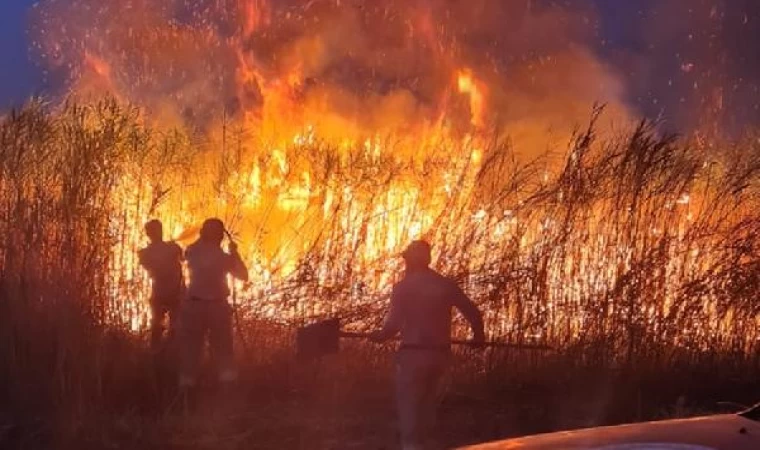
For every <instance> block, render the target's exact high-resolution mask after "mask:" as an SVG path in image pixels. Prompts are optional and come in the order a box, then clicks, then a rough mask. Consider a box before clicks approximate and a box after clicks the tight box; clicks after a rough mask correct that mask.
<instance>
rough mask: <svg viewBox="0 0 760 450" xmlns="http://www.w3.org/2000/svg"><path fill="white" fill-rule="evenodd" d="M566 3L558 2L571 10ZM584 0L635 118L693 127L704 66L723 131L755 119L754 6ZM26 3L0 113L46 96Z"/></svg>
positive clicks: (720, 0)
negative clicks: (714, 87) (688, 68)
mask: <svg viewBox="0 0 760 450" xmlns="http://www.w3.org/2000/svg"><path fill="white" fill-rule="evenodd" d="M554 1H556V0H554ZM574 1H576V0H564V1H563V2H562V3H564V4H565V5H571V7H572V5H573V2H574ZM577 1H578V4H581V2H583V3H584V4H587V2H586V0H577ZM591 1H592V2H593V3H594V4H595V7H596V9H597V11H598V14H599V18H600V19H599V23H598V27H597V30H598V44H597V48H596V51H597V52H598V53H599V54H600V55H601V56H602V58H603V59H604V60H605V61H606V62H607V63H608V64H610V65H611V66H612V67H614V68H615V69H616V70H617V71H618V72H619V73H621V74H622V75H623V77H624V78H625V80H626V86H627V93H628V102H629V103H630V105H631V106H633V107H634V108H635V109H636V110H637V111H638V112H639V113H641V114H643V115H647V116H650V117H651V116H655V115H658V114H663V113H665V114H666V115H667V116H669V118H670V119H671V122H672V123H676V124H683V126H684V127H691V126H694V125H695V124H693V123H688V120H689V119H688V118H690V117H693V114H691V110H693V109H695V108H700V107H702V105H704V102H705V98H704V97H705V95H707V94H704V95H702V98H697V97H698V95H694V88H693V86H694V85H695V83H698V82H700V81H704V80H705V79H706V78H709V77H714V76H715V75H713V71H711V70H710V67H711V66H712V67H720V68H721V70H720V72H721V75H720V76H721V77H723V79H721V83H722V84H723V85H724V86H725V87H726V89H725V90H724V91H723V92H722V94H723V95H722V98H723V100H722V101H723V104H724V105H725V106H724V109H729V108H730V109H731V113H730V114H728V115H729V116H730V117H728V118H726V119H725V121H726V123H727V124H728V126H734V127H744V126H747V125H752V124H753V123H755V122H756V121H757V120H758V119H759V118H760V107H759V106H758V103H760V102H758V99H760V94H758V88H757V86H758V84H760V56H758V54H759V52H758V51H757V46H758V44H757V42H758V41H760V2H757V1H756V0H729V1H725V0H659V1H658V0H591ZM43 2H44V0H43ZM34 3H35V0H2V2H0V61H1V62H2V64H1V66H2V72H0V109H5V108H7V107H9V106H11V105H15V104H19V103H20V102H23V101H24V99H26V98H28V97H29V96H30V95H33V94H39V93H47V92H49V91H48V89H47V88H46V86H45V80H44V77H43V75H42V69H41V68H40V67H38V65H37V64H35V63H34V59H35V55H33V54H32V52H30V50H29V36H28V33H27V29H28V28H29V16H30V14H29V10H30V8H31V7H32V5H33V4H34ZM712 5H719V6H718V8H720V11H721V17H722V19H720V20H714V10H715V7H713V6H712ZM716 48H718V49H719V50H716ZM692 62H694V63H695V64H696V70H695V71H694V73H684V67H685V64H690V63H692ZM710 81H714V80H710ZM700 95H701V94H700Z"/></svg>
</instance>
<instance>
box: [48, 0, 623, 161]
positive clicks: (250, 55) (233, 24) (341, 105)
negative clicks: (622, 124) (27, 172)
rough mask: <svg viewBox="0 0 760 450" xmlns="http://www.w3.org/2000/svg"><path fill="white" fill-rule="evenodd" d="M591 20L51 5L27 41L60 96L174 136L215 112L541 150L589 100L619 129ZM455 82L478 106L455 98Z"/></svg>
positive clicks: (379, 7)
mask: <svg viewBox="0 0 760 450" xmlns="http://www.w3.org/2000/svg"><path fill="white" fill-rule="evenodd" d="M598 22H599V18H598V17H597V15H596V13H595V11H594V8H593V7H592V5H591V4H590V3H588V4H586V3H584V2H573V4H572V7H571V6H566V5H564V4H562V3H560V2H547V1H531V0H510V1H499V2H494V1H489V0H383V1H373V2H365V1H361V0H311V1H296V0H281V1H277V2H274V1H272V2H264V1H261V0H216V1H212V0H204V1H200V2H190V1H185V2H183V1H178V0H172V1H166V2H160V4H157V3H156V2H152V1H148V0H131V1H126V2H125V1H121V0H119V1H116V0H109V1H103V0H79V1H76V2H70V1H68V0H66V1H64V0H50V1H48V2H47V3H46V4H45V6H44V7H42V8H41V9H40V10H39V11H38V12H37V14H36V19H35V22H34V23H35V26H34V34H35V36H36V37H37V39H36V46H37V48H38V49H39V52H40V54H41V56H42V59H43V61H44V63H45V65H46V66H47V67H48V68H49V70H50V71H51V73H52V76H54V77H57V78H60V79H63V80H65V83H64V85H65V86H66V88H65V92H75V93H78V94H80V95H87V94H97V93H102V92H110V93H112V94H114V95H117V96H118V97H120V98H122V99H124V100H128V101H131V102H134V103H136V104H138V105H141V106H143V107H145V108H146V110H147V111H149V112H150V114H151V115H152V116H153V117H155V118H158V119H159V120H162V121H164V122H167V123H171V124H177V123H181V124H185V125H188V124H189V125H192V126H195V127H204V126H207V125H208V124H209V123H211V122H212V119H213V118H214V117H218V115H219V111H220V110H224V111H225V112H226V113H227V114H229V115H232V116H237V117H245V118H246V120H250V121H259V122H267V121H268V122H277V123H279V124H280V125H279V126H281V127H284V128H288V127H290V128H293V127H297V126H303V125H304V124H307V123H308V124H312V125H315V126H317V127H318V128H320V132H322V133H324V134H326V135H328V136H330V135H336V137H337V135H345V134H349V135H351V134H354V135H357V136H359V135H364V134H368V133H375V132H381V131H387V130H394V131H399V130H401V131H405V132H413V131H416V130H417V129H420V128H424V127H428V126H431V125H434V124H439V123H441V121H443V123H446V124H448V125H450V127H451V128H452V129H459V130H467V129H468V127H470V126H471V123H474V122H475V121H474V119H473V117H474V116H475V115H476V114H480V115H482V116H483V120H482V122H483V123H482V125H483V126H488V127H498V128H500V129H502V130H504V131H505V132H508V133H510V134H511V135H513V138H515V139H516V142H521V140H522V141H523V142H525V143H526V145H527V146H530V147H535V146H539V147H545V146H546V144H545V142H546V141H547V136H555V135H556V136H562V135H564V134H567V133H568V132H569V130H571V129H572V127H573V126H575V125H577V124H579V123H583V122H585V120H586V119H587V118H588V115H589V113H590V111H591V108H592V105H593V104H594V103H596V102H601V103H608V104H609V106H610V107H609V111H610V115H611V116H612V117H617V118H622V119H624V118H626V117H627V116H628V115H629V112H628V109H629V108H628V107H627V106H626V104H625V99H626V95H627V94H626V84H625V82H624V79H623V78H622V77H621V76H620V74H618V73H617V72H616V71H615V70H614V69H613V68H612V67H611V66H610V65H609V64H607V63H606V62H605V61H604V60H603V59H601V58H600V57H599V56H598V54H597V52H596V51H595V43H596V38H597V37H596V35H597V31H596V27H597V25H596V24H598ZM463 70H465V71H467V73H470V74H472V77H473V83H474V84H475V86H477V88H478V90H479V92H478V94H479V95H482V101H479V102H472V101H470V100H471V98H470V99H468V98H467V97H468V96H467V95H466V94H463V93H461V92H459V91H458V89H457V74H460V73H462V71H463ZM474 105H478V107H482V108H483V109H484V111H481V112H479V111H473V110H472V109H473V108H474V107H475V106H474ZM540 142H544V144H541V143H540Z"/></svg>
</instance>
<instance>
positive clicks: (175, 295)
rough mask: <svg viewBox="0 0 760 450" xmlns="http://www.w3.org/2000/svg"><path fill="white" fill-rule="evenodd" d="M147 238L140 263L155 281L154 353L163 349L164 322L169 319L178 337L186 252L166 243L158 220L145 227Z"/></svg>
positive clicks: (175, 245) (152, 324)
mask: <svg viewBox="0 0 760 450" xmlns="http://www.w3.org/2000/svg"><path fill="white" fill-rule="evenodd" d="M145 234H146V235H147V236H148V239H149V240H150V244H148V246H147V247H145V248H143V249H140V251H139V252H138V254H137V255H138V259H139V261H140V265H141V266H143V267H144V268H145V270H146V271H147V272H148V275H149V276H150V278H151V281H152V283H151V295H150V309H151V326H150V345H151V348H152V349H153V350H154V351H158V350H159V349H160V348H161V341H162V339H163V334H164V321H165V320H166V317H167V316H168V317H169V336H170V338H171V337H173V336H174V331H175V329H176V322H177V317H176V316H177V311H178V308H179V305H180V300H181V298H182V295H183V293H184V289H185V280H184V277H183V276H182V260H183V255H182V248H180V246H179V245H177V243H175V242H169V241H164V238H163V225H162V224H161V222H160V221H158V220H151V221H150V222H148V223H146V224H145Z"/></svg>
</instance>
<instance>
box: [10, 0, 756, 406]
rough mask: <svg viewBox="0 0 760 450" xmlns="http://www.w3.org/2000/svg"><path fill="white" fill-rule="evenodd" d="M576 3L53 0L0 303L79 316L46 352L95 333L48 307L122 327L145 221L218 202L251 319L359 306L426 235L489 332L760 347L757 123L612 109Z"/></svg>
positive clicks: (22, 139)
mask: <svg viewBox="0 0 760 450" xmlns="http://www.w3.org/2000/svg"><path fill="white" fill-rule="evenodd" d="M158 3H160V4H158ZM494 4H498V5H494ZM539 4H540V5H539ZM593 14H594V13H593V10H591V9H588V10H586V11H584V10H582V9H580V10H579V9H574V10H573V11H570V10H569V9H568V8H565V7H562V6H559V5H556V4H553V3H552V2H548V3H547V4H543V3H541V2H531V1H510V2H489V1H487V0H482V1H481V0H475V1H467V2H458V1H456V2H446V1H409V0H383V1H378V2H374V1H372V2H365V1H349V0H313V1H309V2H304V1H295V0H288V1H281V2H274V1H272V2H268V1H265V0H202V1H196V2H189V1H188V2H184V1H177V0H173V1H165V2H153V1H149V0H132V1H95V0H92V1H87V0H79V1H77V2H69V1H62V0H51V1H48V2H47V3H46V4H45V6H44V7H40V9H39V10H37V11H36V12H35V24H36V26H35V33H34V35H35V37H36V46H37V48H38V50H39V53H40V55H41V60H42V62H43V64H44V65H45V66H46V67H48V68H49V71H50V77H51V78H57V79H65V84H66V85H67V87H68V88H67V99H66V100H63V101H61V102H56V103H55V104H54V105H49V104H42V103H40V102H30V104H28V105H27V106H26V107H24V108H21V109H19V110H17V111H15V112H11V113H8V114H6V115H5V116H3V117H2V119H1V121H0V197H2V199H3V202H2V205H1V206H0V235H1V236H3V239H4V240H5V241H4V242H3V245H2V246H0V260H2V266H1V267H0V269H1V270H2V272H1V274H0V277H1V280H2V295H3V296H4V297H6V298H9V299H17V300H18V301H17V302H15V303H14V304H13V305H6V306H7V309H8V311H6V313H3V314H4V316H5V317H7V318H10V319H8V320H11V319H12V320H11V322H9V323H13V324H14V325H13V327H11V328H12V329H16V330H18V329H23V328H24V327H27V326H29V321H30V320H32V319H30V318H28V317H27V315H26V312H27V311H35V315H34V317H35V318H36V317H43V318H44V319H43V323H45V324H48V325H49V326H50V327H51V329H52V330H54V331H53V332H52V335H54V336H58V335H61V334H67V335H68V333H73V336H69V338H70V339H68V340H66V341H65V342H66V344H62V345H64V346H66V348H67V349H70V348H77V349H80V348H84V347H87V348H89V347H88V346H89V345H93V346H96V344H95V343H91V342H88V339H87V338H86V337H85V332H84V331H82V330H77V331H73V332H72V331H71V327H67V326H66V324H65V323H62V322H61V321H60V320H59V319H61V316H59V315H57V313H60V312H61V311H64V310H66V311H69V310H68V309H61V308H60V305H61V304H74V305H77V308H76V311H77V312H76V313H72V312H68V313H67V314H74V317H75V318H70V320H72V321H74V323H76V324H81V323H87V324H88V325H87V326H95V325H94V324H98V325H104V327H103V329H106V330H111V331H109V333H110V332H113V333H117V332H121V331H124V332H125V333H127V334H133V333H134V334H136V333H140V332H142V331H143V330H144V328H145V326H146V325H147V323H148V317H147V314H148V308H147V305H146V296H147V291H148V290H147V280H146V278H145V275H144V274H143V273H142V271H141V269H140V268H139V267H138V264H137V255H136V249H137V248H138V247H139V246H140V244H141V243H142V242H143V240H144V237H143V235H142V225H143V224H144V223H145V222H146V221H147V220H148V219H150V218H160V219H161V220H162V221H163V222H164V224H165V225H166V228H167V231H168V232H169V234H170V235H171V236H170V237H172V238H174V239H176V240H177V241H178V242H180V243H181V244H187V243H189V242H190V241H192V240H193V239H194V238H195V237H196V235H197V232H198V228H199V225H200V223H201V222H202V220H203V219H204V218H206V217H211V216H216V217H220V218H222V219H223V220H224V221H225V223H227V224H228V225H229V228H230V229H231V230H232V232H233V233H234V235H235V237H236V238H237V239H238V240H239V241H240V242H241V247H240V250H241V253H243V254H244V256H245V259H246V262H247V263H248V264H249V266H250V267H251V279H252V281H251V282H250V283H246V284H239V285H237V286H235V301H236V304H237V305H236V307H237V310H238V312H239V315H240V318H241V319H242V323H241V324H239V327H240V328H241V329H242V332H243V334H244V335H245V336H251V337H254V338H255V337H256V336H257V333H256V330H257V327H261V326H271V327H278V326H280V325H286V326H292V325H295V324H300V323H304V322H308V321H311V320H314V319H317V318H325V317H331V316H340V317H342V318H343V319H344V321H346V322H349V323H351V325H352V326H353V327H355V328H357V329H366V328H369V327H371V326H373V325H375V324H377V322H378V321H379V320H380V319H381V311H383V310H384V308H385V301H384V300H383V299H385V298H387V297H386V296H387V293H388V290H389V287H390V285H391V283H392V282H393V281H394V279H395V277H396V276H397V274H398V272H399V269H400V267H399V262H398V261H397V258H396V257H395V255H396V254H397V253H398V251H399V250H400V249H401V248H402V247H403V246H404V245H405V244H406V243H407V242H408V241H409V240H411V239H414V238H418V237H426V238H428V239H429V240H430V241H431V242H433V243H434V254H435V256H434V259H435V263H434V264H435V265H436V266H437V267H438V268H440V269H441V270H442V271H443V272H445V273H447V274H449V275H452V276H453V277H455V278H456V279H458V280H459V282H460V283H461V284H462V286H463V287H464V288H465V290H466V291H467V292H468V293H469V294H470V295H471V296H472V297H473V299H474V300H475V301H476V302H477V303H478V304H480V305H481V306H482V307H483V309H484V311H485V314H486V323H487V329H488V332H489V333H490V334H491V336H493V337H494V338H496V339H499V340H506V341H510V342H541V343H544V344H548V345H551V346H554V347H555V348H556V349H557V350H559V351H561V352H565V351H566V352H567V354H570V355H583V356H582V358H580V357H579V361H580V360H583V361H585V362H584V364H585V363H588V364H598V365H599V366H601V367H615V368H617V367H631V366H632V365H633V364H636V363H643V362H645V361H646V366H647V367H657V368H660V369H663V368H666V367H670V366H671V365H674V364H676V363H677V362H678V361H695V360H700V361H701V360H702V358H705V357H707V356H705V355H709V357H715V358H717V359H720V358H722V357H724V356H727V355H730V356H731V358H732V361H734V362H736V363H737V364H739V363H746V364H748V365H754V366H753V367H756V366H757V363H758V361H757V355H758V350H759V348H758V346H759V345H760V341H759V340H758V339H760V331H759V330H760V316H759V315H758V313H760V306H759V305H760V303H758V301H757V300H756V291H757V287H758V282H759V280H758V274H760V271H759V270H760V248H758V245H757V242H756V241H757V239H756V237H757V235H758V234H757V233H758V231H760V230H758V224H760V221H759V220H758V211H760V208H759V206H760V205H758V196H757V190H758V187H759V186H760V178H759V176H760V149H759V148H758V144H757V141H756V140H753V139H746V140H744V141H742V142H741V143H738V144H723V143H718V142H713V141H710V142H707V141H704V140H700V139H696V138H695V139H689V138H676V137H674V136H670V135H665V134H664V133H662V132H661V131H660V130H659V128H658V126H657V125H658V124H657V123H650V122H642V123H636V122H631V120H630V118H631V116H632V113H631V112H630V111H629V110H628V108H627V107H626V106H625V103H624V101H623V96H624V86H623V82H622V81H621V78H620V77H619V76H618V75H617V74H615V73H614V71H613V70H612V69H610V68H608V67H606V66H605V64H604V63H603V62H601V61H600V60H599V59H597V58H596V57H595V55H594V53H593V51H591V50H590V47H589V46H588V45H587V42H588V40H589V39H591V36H589V35H588V31H587V27H584V26H582V24H584V23H586V22H587V21H588V20H591V19H593ZM103 96H109V97H108V99H104V97H103ZM597 101H599V102H603V103H606V105H607V106H606V108H596V107H594V106H593V105H594V104H595V102H597ZM602 109H604V111H602ZM583 124H587V125H583ZM611 124H616V125H614V126H613V125H611ZM579 125H582V126H579ZM67 317H68V316H67ZM82 317H87V318H88V320H87V321H85V322H78V321H79V320H82V319H81V318H82ZM89 319H95V320H94V321H93V322H90V321H89ZM35 320H37V319H35ZM262 324H267V325H262ZM75 328H76V327H75ZM3 329H4V330H5V332H8V330H9V328H8V327H3ZM56 333H58V334H56ZM99 333H105V332H104V331H99ZM18 336H20V335H17V336H16V338H18ZM14 339H15V338H14ZM18 339H21V338H18ZM104 339H105V338H104ZM21 341H23V339H21ZM5 342H11V340H6V341H5ZM14 342H15V341H14ZM19 342H20V341H19ZM98 342H100V341H98ZM108 342H110V341H108ZM111 344H112V343H110V344H108V345H111ZM270 344H271V342H270ZM9 345H10V344H9ZM19 345H21V344H19ZM24 345H26V344H24ZM30 345H31V344H30ZM45 345H50V346H51V347H50V348H56V347H55V345H53V344H52V343H46V344H45ZM78 345H79V346H80V347H77V346H78ZM273 345H274V344H273ZM69 346H70V347H69ZM81 346H84V347H81ZM45 348H48V347H45ZM57 351H63V350H61V349H58V350H57ZM82 351H84V350H82ZM92 351H93V352H95V353H98V351H101V350H96V349H94V347H93V349H92ZM268 351H271V349H270V350H268ZM63 352H64V353H65V351H63ZM14 354H15V355H16V357H19V356H18V355H19V354H18V353H14ZM98 354H99V353H98ZM67 358H70V357H68V356H67V357H66V358H63V360H64V362H63V363H61V364H63V365H64V366H65V365H66V364H74V362H73V361H72V360H70V359H67ZM573 358H574V357H573ZM22 359H23V358H22ZM717 359H716V360H717ZM57 361H59V363H60V361H61V360H60V359H59V360H57ZM578 364H581V363H580V362H578ZM64 366H57V367H58V368H59V369H60V370H64V369H63V368H62V367H64ZM18 367H20V368H19V369H18V370H19V371H20V370H22V369H21V368H23V367H24V362H23V361H18ZM100 368H101V367H100V366H98V367H97V369H100ZM14 370H16V369H14ZM77 370H78V372H77V374H78V375H77V376H78V377H79V378H76V377H73V378H69V379H67V381H65V382H64V384H66V383H71V384H70V385H69V384H66V386H67V388H66V389H70V390H72V391H76V392H80V390H81V392H84V391H87V392H90V391H89V390H87V389H84V388H83V387H82V386H81V385H78V384H77V381H76V380H84V379H90V378H88V377H90V376H92V377H95V378H98V377H100V375H96V374H95V370H96V368H95V367H93V368H80V369H77ZM90 371H92V373H90ZM75 378H76V380H75ZM101 388H102V386H101ZM66 389H64V390H66ZM98 392H100V394H99V395H101V394H102V391H98ZM62 395H63V394H62ZM93 395H94V394H93Z"/></svg>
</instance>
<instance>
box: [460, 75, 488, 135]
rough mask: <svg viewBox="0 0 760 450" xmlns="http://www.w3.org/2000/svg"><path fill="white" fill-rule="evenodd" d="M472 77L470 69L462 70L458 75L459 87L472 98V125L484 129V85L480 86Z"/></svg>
mask: <svg viewBox="0 0 760 450" xmlns="http://www.w3.org/2000/svg"><path fill="white" fill-rule="evenodd" d="M479 84H480V83H479V82H477V81H476V80H475V79H474V78H473V75H472V71H471V70H470V69H463V70H460V71H459V73H458V75H457V85H458V86H459V92H461V93H463V94H467V95H469V96H470V113H471V114H472V120H471V123H472V125H473V126H475V127H477V128H482V127H483V125H484V123H485V122H484V116H485V95H484V94H483V90H484V89H483V87H482V85H481V86H479Z"/></svg>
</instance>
